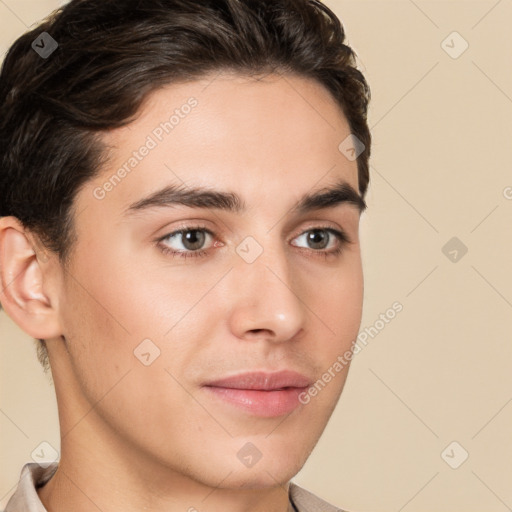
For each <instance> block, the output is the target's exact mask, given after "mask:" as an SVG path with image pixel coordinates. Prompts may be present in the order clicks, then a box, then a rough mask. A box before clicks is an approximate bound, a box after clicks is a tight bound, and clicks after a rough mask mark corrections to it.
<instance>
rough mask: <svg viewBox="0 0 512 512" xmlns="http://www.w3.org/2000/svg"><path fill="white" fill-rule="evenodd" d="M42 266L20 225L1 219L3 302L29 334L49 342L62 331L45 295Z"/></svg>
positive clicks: (0, 290) (0, 298) (0, 291)
mask: <svg viewBox="0 0 512 512" xmlns="http://www.w3.org/2000/svg"><path fill="white" fill-rule="evenodd" d="M43 264H44V261H43V260H42V259H41V258H38V257H37V256H36V250H35V247H34V244H33V241H32V238H31V237H30V235H29V234H28V233H27V232H26V230H25V228H24V227H23V225H22V224H21V222H20V221H19V220H18V219H17V218H16V217H12V216H10V217H2V218H0V302H1V304H2V306H3V308H4V309H5V311H6V313H7V314H8V315H9V316H10V317H11V318H12V319H13V320H14V322H16V323H17V324H18V325H19V326H20V327H21V329H23V331H25V332H26V333H27V334H28V335H30V336H32V337H33V338H37V339H50V338H54V337H56V336H59V335H60V332H59V322H58V315H57V311H56V310H55V308H54V307H53V306H52V302H51V300H50V298H49V297H48V296H47V295H46V294H45V292H44V288H43V276H44V273H43V268H42V265H43Z"/></svg>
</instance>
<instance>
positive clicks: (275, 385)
mask: <svg viewBox="0 0 512 512" xmlns="http://www.w3.org/2000/svg"><path fill="white" fill-rule="evenodd" d="M310 384H311V380H310V379H309V378H308V377H306V376H305V375H302V374H300V373H298V372H295V371H291V370H283V371H279V372H275V373H267V372H248V373H242V374H238V375H233V376H231V377H226V378H223V379H218V380H215V381H211V382H208V383H206V384H204V386H209V387H217V388H229V389H248V390H260V391H276V390H281V389H288V388H301V389H302V388H305V387H308V386H309V385H310Z"/></svg>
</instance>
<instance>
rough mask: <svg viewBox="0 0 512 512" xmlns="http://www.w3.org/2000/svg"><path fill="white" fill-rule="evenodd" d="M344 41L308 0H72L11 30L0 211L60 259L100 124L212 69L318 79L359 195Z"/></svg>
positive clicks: (365, 99)
mask: <svg viewBox="0 0 512 512" xmlns="http://www.w3.org/2000/svg"><path fill="white" fill-rule="evenodd" d="M43 32H47V33H48V34H49V35H50V36H51V37H52V38H53V39H54V40H55V41H56V42H57V44H58V47H57V48H56V49H55V51H54V52H53V53H52V54H51V55H49V56H48V57H47V58H42V57H41V56H40V55H38V53H37V52H36V51H35V49H33V47H32V45H33V43H34V42H35V41H36V40H37V39H38V38H39V37H40V36H41V34H42V33H43ZM344 41H345V32H344V29H343V26H342V24H341V22H340V21H339V19H338V18H337V17H336V15H335V14H334V13H333V12H332V11H331V10H330V9H329V8H328V7H327V6H326V5H324V4H323V3H321V2H320V1H319V0H72V1H71V2H70V3H69V4H67V5H66V6H65V7H63V8H61V9H57V10H56V11H54V12H52V13H51V14H50V15H49V16H48V17H47V18H45V19H44V20H43V21H42V22H41V23H40V24H39V25H38V26H37V27H36V28H34V29H32V30H30V31H29V32H26V33H25V34H23V35H22V36H21V37H20V38H18V39H17V40H16V41H15V42H14V44H13V45H12V46H11V47H10V49H9V51H8V53H7V55H6V57H5V60H4V62H3V65H2V70H1V74H0V216H7V215H13V216H15V217H17V218H18V219H19V220H20V222H21V223H22V224H23V226H24V227H25V228H26V229H28V230H30V231H32V232H34V233H35V234H36V235H38V237H39V239H40V240H41V241H42V242H43V244H44V245H45V246H46V247H47V248H48V249H49V250H50V251H52V252H55V253H57V254H58V256H59V259H60V261H61V263H62V264H64V265H66V264H67V263H68V258H69V254H70V250H71V248H72V246H73V242H74V240H75V239H76V237H75V235H74V227H73V201H74V198H75V196H76V194H77V192H78V190H79V189H80V187H81V186H82V185H83V184H84V183H85V182H87V181H88V180H90V179H92V178H93V177H94V176H95V175H96V174H97V173H98V172H99V170H100V169H101V168H102V163H103V162H104V157H105V153H106V152H105V149H106V148H105V146H104V145H103V144H102V140H101V132H102V131H105V130H110V129H114V128H118V127H121V126H124V125H127V124H129V123H130V122H132V121H133V120H134V118H135V117H136V114H137V113H138V112H139V109H140V108H141V105H142V103H143V101H144V99H145V98H146V97H147V96H148V95H149V94H150V93H152V92H154V91H156V90H157V89H158V88H161V87H162V86H166V85H169V84H172V83H175V82H178V81H179V82H183V81H193V80H196V79H199V78H201V77H202V76H204V75H206V74H207V73H209V72H211V71H217V70H218V71H220V70H230V71H235V72H238V73H241V74H244V75H256V74H261V73H264V72H272V71H278V72H283V73H291V74H298V75H300V76H303V77H307V78H313V79H315V80H317V81H318V82H319V83H320V84H322V85H324V86H325V87H326V88H327V90H329V91H330V93H331V94H332V95H333V97H334V98H335V100H336V101H337V103H338V104H339V105H340V107H341V108H342V111H343V113H344V114H345V116H346V118H347V121H348V123H349V126H350V130H351V133H352V134H353V135H355V136H356V137H357V138H358V139H359V140H360V141H361V142H362V143H363V144H364V150H363V152H362V153H361V154H360V155H359V157H358V159H357V164H358V178H359V190H360V193H361V195H362V197H363V198H364V195H365V193H366V190H367V187H368V183H369V157H370V143H371V136H370V131H369V128H368V124H367V109H368V103H369V100H370V89H369V86H368V84H367V82H366V80H365V78H364V77H363V75H362V73H361V72H360V71H359V70H358V69H357V66H356V54H355V52H354V51H353V50H352V49H351V48H350V47H349V46H348V45H346V44H345V43H344ZM340 142H341V141H340ZM39 341H40V342H41V343H40V345H39V347H38V358H39V360H40V362H41V364H42V365H43V367H44V368H45V370H47V369H48V367H49V364H48V356H47V352H46V346H45V343H44V340H39Z"/></svg>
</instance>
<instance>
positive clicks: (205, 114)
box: [84, 73, 358, 212]
mask: <svg viewBox="0 0 512 512" xmlns="http://www.w3.org/2000/svg"><path fill="white" fill-rule="evenodd" d="M349 134H350V128H349V125H348V122H347V120H346V118H345V116H344V115H343V112H342V110H341V108H340V107H339V105H338V104H337V102H336V101H335V100H334V98H333V97H332V96H331V94H330V93H329V92H328V91H327V90H326V89H325V88H324V87H323V86H322V85H321V84H320V83H318V82H316V81H314V80H312V79H308V78H302V77H297V76H293V75H277V74H273V75H267V76H265V77H263V78H260V79H254V78H249V77H243V76H240V75H236V74H226V73H223V74H212V75H210V76H208V77H205V78H204V79H201V80H198V81H194V82H187V83H181V84H173V85H170V86H167V87H164V88H162V89H159V90H157V91H156V92H154V93H153V94H151V95H150V96H148V98H146V100H145V102H144V104H143V105H142V108H141V109H140V112H139V115H138V117H137V119H136V120H135V121H133V122H132V123H131V124H129V125H127V126H125V127H122V128H118V129H116V130H112V131H110V132H107V133H106V134H105V136H104V138H103V140H104V142H105V143H106V144H107V145H108V146H109V148H110V160H109V162H108V163H107V165H106V166H105V167H104V169H102V171H101V172H100V173H99V175H98V176H97V177H96V178H95V179H94V180H92V182H91V183H90V184H89V186H88V190H87V191H85V194H84V195H87V194H88V197H86V198H85V200H86V201H87V200H91V197H92V198H93V193H92V192H93V190H94V188H96V187H98V186H99V187H102V188H103V189H105V190H106V194H105V198H104V199H103V200H102V201H101V203H102V205H101V208H110V209H111V210H112V212H113V211H114V210H115V211H122V210H124V209H125V208H126V207H127V206H128V205H129V204H131V203H133V202H134V201H136V200H137V199H140V198H141V197H143V196H144V195H147V194H149V193H151V192H152V191H155V190H157V189H158V188H161V187H162V186H164V185H166V184H171V183H172V184H180V185H185V186H186V185H187V184H189V185H190V186H206V187H208V186H212V187H213V186H215V188H217V189H219V188H224V189H226V190H227V189H229V190H233V189H236V190H237V191H238V193H239V194H240V195H241V196H242V197H244V198H246V201H247V202H248V203H251V202H254V204H260V205H261V204H264V203H265V202H269V201H274V202H275V200H276V199H284V198H286V197H287V196H288V195H289V196H290V200H291V201H293V199H294V198H295V199H296V198H297V197H299V196H302V195H303V194H304V193H307V192H308V191H310V190H312V189H313V188H321V186H322V185H325V184H327V183H328V182H332V181H333V179H335V181H339V180H340V178H341V179H343V180H344V181H346V182H347V183H350V184H351V185H352V186H353V188H355V189H356V190H358V186H357V184H358V180H357V162H356V161H349V160H348V159H347V158H346V157H345V156H344V154H343V153H342V152H341V151H340V150H339V145H340V143H342V141H344V140H345V139H346V138H347V137H348V136H349ZM146 148H150V149H146ZM121 169H123V171H121V172H118V171H120V170H121ZM104 185H107V186H106V187H104ZM251 200H252V201H251ZM96 202H98V201H96ZM96 206H99V205H97V204H96Z"/></svg>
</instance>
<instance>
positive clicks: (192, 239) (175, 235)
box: [158, 226, 214, 258]
mask: <svg viewBox="0 0 512 512" xmlns="http://www.w3.org/2000/svg"><path fill="white" fill-rule="evenodd" d="M208 236H210V237H212V238H213V236H214V233H212V232H211V231H210V230H209V229H206V228H205V227H203V226H190V227H185V228H182V229H179V230H178V231H173V232H172V233H169V234H167V235H165V236H164V237H162V238H160V239H159V240H158V241H159V247H160V249H161V250H162V252H163V253H164V254H171V255H173V256H180V257H183V258H186V257H188V256H191V257H198V256H204V255H206V254H207V252H206V251H204V250H202V249H203V245H204V244H205V240H206V238H207V237H208ZM169 241H171V242H174V244H175V245H174V248H172V247H169V245H170V244H169V243H168V242H169ZM164 242H165V243H164ZM176 245H177V246H178V247H176ZM180 245H181V247H179V246H180Z"/></svg>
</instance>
